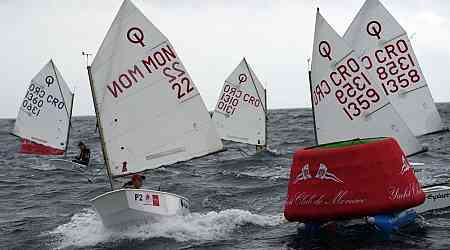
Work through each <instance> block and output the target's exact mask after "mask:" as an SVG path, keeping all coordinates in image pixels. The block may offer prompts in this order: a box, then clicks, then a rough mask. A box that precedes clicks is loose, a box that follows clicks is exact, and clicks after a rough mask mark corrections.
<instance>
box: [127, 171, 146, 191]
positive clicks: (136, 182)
mask: <svg viewBox="0 0 450 250" xmlns="http://www.w3.org/2000/svg"><path fill="white" fill-rule="evenodd" d="M143 180H145V176H143V175H138V174H134V175H133V176H131V181H129V182H127V183H125V184H123V186H122V188H135V189H139V188H141V187H142V181H143Z"/></svg>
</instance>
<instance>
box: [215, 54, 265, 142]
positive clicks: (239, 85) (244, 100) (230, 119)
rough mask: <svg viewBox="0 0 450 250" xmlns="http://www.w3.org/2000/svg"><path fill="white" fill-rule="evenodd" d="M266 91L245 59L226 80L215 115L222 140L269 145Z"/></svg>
mask: <svg viewBox="0 0 450 250" xmlns="http://www.w3.org/2000/svg"><path fill="white" fill-rule="evenodd" d="M265 103H266V102H265V89H264V87H263V86H262V84H261V82H260V81H259V80H258V78H257V77H256V75H255V73H254V72H253V70H252V69H251V67H250V65H248V63H247V61H246V60H245V58H244V59H242V61H241V62H240V63H239V65H238V66H237V67H236V68H235V69H234V71H233V72H232V73H231V74H230V76H228V78H227V79H226V80H225V83H224V85H223V88H222V92H221V93H220V96H219V100H218V102H217V105H216V108H215V110H214V114H213V121H214V123H215V124H216V128H217V131H218V132H219V135H220V137H221V138H222V139H225V140H230V141H236V142H243V143H248V144H252V145H266V107H265Z"/></svg>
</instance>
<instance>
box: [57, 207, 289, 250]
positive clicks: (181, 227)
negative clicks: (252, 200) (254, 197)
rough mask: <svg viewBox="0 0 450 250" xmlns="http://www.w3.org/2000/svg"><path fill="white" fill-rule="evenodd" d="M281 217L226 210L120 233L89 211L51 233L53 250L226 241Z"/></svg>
mask: <svg viewBox="0 0 450 250" xmlns="http://www.w3.org/2000/svg"><path fill="white" fill-rule="evenodd" d="M282 218H283V216H282V215H258V214H253V213H251V212H249V211H246V210H240V209H227V210H223V211H220V212H208V213H191V214H189V215H186V216H179V217H170V218H165V219H163V220H161V221H159V222H157V223H153V224H146V225H140V226H134V227H129V228H127V229H125V230H122V231H115V230H110V229H106V228H104V227H103V224H102V222H101V220H100V218H99V217H97V215H96V213H95V212H94V211H93V210H92V209H85V210H83V211H82V212H80V213H77V214H75V215H74V216H73V217H72V219H71V220H70V222H68V223H66V224H63V225H61V226H59V227H57V228H56V229H54V230H53V231H52V232H50V235H53V236H54V237H55V238H56V240H57V246H55V247H56V248H59V249H62V248H66V247H69V246H76V247H86V246H93V245H96V244H98V243H101V242H108V241H113V240H121V239H142V240H143V239H149V238H155V237H163V238H171V239H174V240H176V241H209V240H215V239H222V238H226V237H227V236H228V235H229V234H230V233H232V232H233V231H234V230H235V229H236V228H238V227H240V226H243V225H246V224H253V225H257V226H275V225H278V224H280V223H282V222H283V219H282Z"/></svg>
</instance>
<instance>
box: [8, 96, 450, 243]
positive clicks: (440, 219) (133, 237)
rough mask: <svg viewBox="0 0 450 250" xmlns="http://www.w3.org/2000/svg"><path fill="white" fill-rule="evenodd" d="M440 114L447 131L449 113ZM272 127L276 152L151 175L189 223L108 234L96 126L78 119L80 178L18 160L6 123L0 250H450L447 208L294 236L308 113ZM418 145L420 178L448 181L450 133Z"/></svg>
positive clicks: (67, 170)
mask: <svg viewBox="0 0 450 250" xmlns="http://www.w3.org/2000/svg"><path fill="white" fill-rule="evenodd" d="M438 108H439V111H440V113H441V116H442V117H443V119H444V121H445V123H446V125H447V126H449V123H450V104H438ZM418 115H420V114H418ZM269 119H270V120H269V127H268V133H269V145H270V149H271V151H270V152H265V153H261V154H255V153H254V147H253V146H247V145H244V144H238V143H230V142H226V143H225V146H226V147H227V148H228V151H225V152H222V153H219V154H217V155H211V156H208V157H205V158H202V159H196V160H192V161H190V162H186V163H179V164H175V165H172V166H168V167H162V168H159V169H156V170H153V171H150V172H147V173H146V176H147V179H146V183H147V187H150V188H152V187H153V188H154V187H156V186H158V185H161V189H162V190H164V191H168V192H173V193H176V194H179V195H182V196H185V197H188V198H189V199H190V200H191V203H192V206H193V207H192V210H191V211H192V214H190V215H188V216H186V217H179V218H171V219H167V220H165V221H162V222H160V223H156V224H152V225H142V226H136V227H131V228H129V229H127V230H125V231H112V230H107V229H105V228H104V227H103V226H102V223H101V221H100V219H99V218H98V217H97V215H96V214H95V212H94V210H93V208H92V207H91V205H90V203H89V199H91V198H93V197H95V196H97V195H99V194H102V193H104V192H106V191H109V184H108V181H107V178H106V175H105V170H104V169H103V163H102V162H103V160H102V156H101V149H100V142H99V137H98V134H95V133H94V129H95V118H94V117H75V118H74V120H73V129H72V131H71V136H70V139H71V143H70V148H69V156H74V155H76V153H77V150H76V147H75V145H76V143H77V142H78V141H79V140H80V139H81V140H83V141H85V142H87V144H88V145H89V147H90V148H91V151H93V162H94V165H93V166H92V167H91V168H90V169H89V170H87V171H86V172H83V173H81V172H79V171H76V170H74V169H71V167H69V166H63V165H58V164H54V163H53V164H52V163H51V162H50V161H48V158H46V157H31V156H23V155H19V154H17V153H16V152H17V151H18V149H19V140H18V139H17V138H15V137H13V136H11V135H9V131H11V130H12V128H13V125H14V120H7V119H3V120H0V249H450V209H447V210H446V209H444V210H440V211H436V212H432V213H428V214H425V215H424V216H423V217H422V218H419V219H418V220H417V223H416V224H415V225H413V226H410V227H408V228H406V229H404V230H402V231H401V232H398V233H395V234H393V235H391V236H389V237H387V236H385V235H382V234H381V233H377V232H375V231H373V230H372V229H371V228H369V227H368V226H366V225H353V226H341V227H339V228H338V230H337V231H336V232H332V231H330V232H322V233H320V234H318V235H316V236H313V237H311V236H310V235H306V234H305V233H304V231H303V230H297V224H296V223H288V222H286V221H285V220H284V219H283V214H282V211H283V202H284V200H285V197H286V191H287V180H288V175H289V170H290V164H291V156H292V154H293V152H294V151H295V150H296V149H298V148H300V147H305V146H311V145H313V129H312V117H311V113H310V110H307V109H289V110H272V111H270V114H269ZM420 140H421V141H422V143H423V144H425V145H426V146H428V147H429V151H428V152H427V153H424V154H421V155H418V156H415V157H413V158H412V159H411V160H413V161H416V162H423V163H426V164H425V165H424V166H419V167H418V168H417V171H418V172H417V176H418V178H419V179H420V180H421V182H422V183H423V184H431V183H438V182H443V181H446V180H447V179H448V178H450V172H449V169H450V168H449V166H450V149H449V146H450V133H446V134H437V135H429V136H425V137H422V138H420ZM246 154H247V155H248V156H246ZM88 178H89V179H91V180H93V182H92V183H90V182H88ZM122 181H123V180H122Z"/></svg>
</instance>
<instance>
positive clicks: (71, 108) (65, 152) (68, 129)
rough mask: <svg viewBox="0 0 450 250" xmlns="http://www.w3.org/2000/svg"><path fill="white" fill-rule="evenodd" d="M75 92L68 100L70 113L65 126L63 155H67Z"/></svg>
mask: <svg viewBox="0 0 450 250" xmlns="http://www.w3.org/2000/svg"><path fill="white" fill-rule="evenodd" d="M74 98H75V93H72V100H71V102H70V115H69V127H68V128H67V138H66V149H65V150H64V157H66V155H67V149H68V148H69V137H70V128H71V127H72V111H73V99H74Z"/></svg>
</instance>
